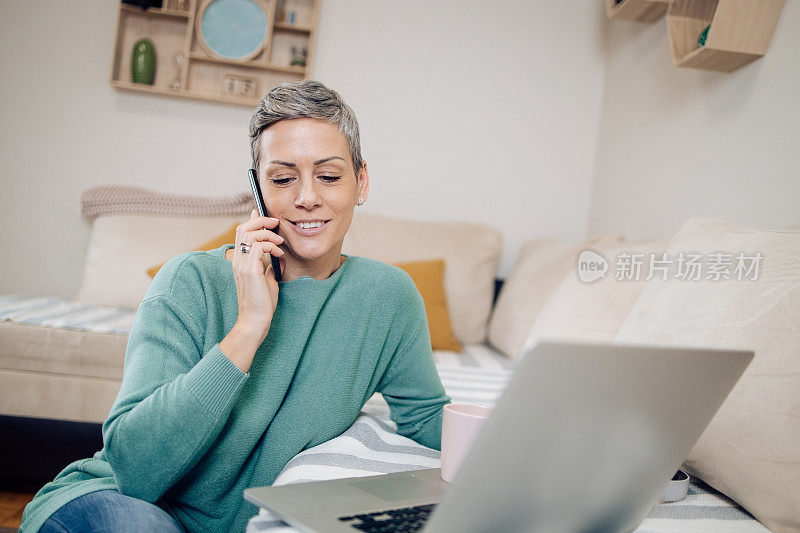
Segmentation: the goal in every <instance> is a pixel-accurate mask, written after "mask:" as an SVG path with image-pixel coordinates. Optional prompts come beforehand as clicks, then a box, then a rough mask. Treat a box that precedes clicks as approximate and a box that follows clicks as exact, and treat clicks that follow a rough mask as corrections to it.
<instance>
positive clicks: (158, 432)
mask: <svg viewBox="0 0 800 533" xmlns="http://www.w3.org/2000/svg"><path fill="white" fill-rule="evenodd" d="M202 346H203V331H202V330H201V329H200V328H199V327H198V325H197V324H196V323H195V320H194V319H193V318H192V316H190V315H189V314H188V313H187V312H186V311H185V310H184V309H183V308H182V307H181V306H180V305H179V304H178V303H177V302H176V301H175V300H173V299H172V298H170V297H169V296H167V295H157V296H152V297H149V298H146V299H145V300H144V301H143V302H142V304H141V306H140V307H139V310H138V312H137V314H136V318H135V319H134V323H133V326H132V328H131V334H130V338H129V340H128V348H127V352H126V355H125V371H124V375H123V382H122V387H121V389H120V392H119V394H118V396H117V399H116V401H115V402H114V405H113V407H112V408H111V412H110V413H109V416H108V419H107V420H106V422H105V423H104V424H103V442H104V449H105V454H106V459H107V461H108V463H109V464H110V465H111V468H112V470H113V472H114V480H115V482H116V484H117V488H118V489H119V491H120V492H121V493H123V494H125V495H128V496H133V497H135V498H139V499H141V500H144V501H147V502H155V501H156V500H158V499H159V498H160V497H161V496H162V495H163V494H164V493H165V492H166V491H167V490H169V489H170V488H171V487H172V486H173V485H174V484H175V483H176V482H177V481H178V480H180V479H181V478H182V477H183V476H184V475H185V474H186V473H187V472H188V471H189V470H190V469H191V468H193V467H194V466H195V465H196V464H197V463H198V461H199V460H200V458H201V457H202V456H203V454H205V453H206V451H207V450H208V449H209V448H210V446H211V444H212V443H213V442H214V440H215V438H216V437H217V435H218V434H219V433H220V431H221V430H222V428H223V426H224V424H225V422H226V420H227V418H228V416H229V414H230V412H231V409H232V406H233V403H234V401H235V399H236V396H237V394H238V392H239V390H240V389H241V387H242V385H243V384H244V382H245V380H246V379H247V374H245V373H243V372H242V371H241V370H240V369H239V368H237V367H236V365H234V364H233V363H232V362H231V361H230V360H229V359H228V358H227V357H226V356H225V354H223V353H222V352H221V351H220V349H219V345H218V344H217V345H214V346H213V347H212V348H211V349H209V350H208V351H207V352H206V353H202Z"/></svg>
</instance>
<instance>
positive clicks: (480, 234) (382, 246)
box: [342, 212, 502, 343]
mask: <svg viewBox="0 0 800 533" xmlns="http://www.w3.org/2000/svg"><path fill="white" fill-rule="evenodd" d="M501 246H502V235H501V234H500V232H499V231H497V230H495V229H493V228H491V227H489V226H486V225H483V224H474V223H462V222H419V221H413V220H400V219H393V218H388V217H383V216H379V215H369V214H365V213H358V212H357V213H356V214H355V215H354V217H353V223H352V225H351V226H350V231H349V232H348V233H347V235H346V236H345V240H344V246H343V248H342V252H343V253H345V254H348V255H359V256H363V257H369V258H371V259H377V260H378V261H383V262H384V263H393V264H396V263H408V262H412V261H420V260H426V259H444V260H445V272H444V287H445V291H446V293H447V303H448V305H449V307H450V322H451V323H452V324H453V332H454V334H455V336H456V338H457V339H458V340H459V341H461V342H462V343H471V342H482V341H483V340H484V339H485V338H486V323H487V321H488V319H489V313H490V312H491V308H492V295H493V291H494V278H495V272H496V270H497V263H498V261H499V259H500V248H501Z"/></svg>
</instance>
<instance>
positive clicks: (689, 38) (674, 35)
mask: <svg viewBox="0 0 800 533" xmlns="http://www.w3.org/2000/svg"><path fill="white" fill-rule="evenodd" d="M783 4H784V0H673V1H672V3H671V4H670V7H669V12H668V13H667V27H668V29H669V41H670V46H671V48H672V60H673V62H674V64H675V66H676V67H689V68H699V69H705V70H716V71H722V72H732V71H734V70H736V69H738V68H741V67H743V66H744V65H747V64H748V63H751V62H752V61H755V60H756V59H758V58H760V57H762V56H764V54H766V53H767V48H769V43H770V41H771V40H772V34H773V33H774V32H775V26H776V25H777V24H778V18H779V17H780V15H781V11H782V10H783ZM708 25H711V29H710V30H709V32H708V36H707V38H706V44H705V46H703V47H699V46H698V44H697V39H698V37H699V36H700V33H701V32H702V31H703V30H704V29H705V28H706V27H707V26H708Z"/></svg>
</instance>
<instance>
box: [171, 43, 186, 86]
mask: <svg viewBox="0 0 800 533" xmlns="http://www.w3.org/2000/svg"><path fill="white" fill-rule="evenodd" d="M184 63H186V58H185V57H183V52H178V53H177V54H175V64H176V65H177V69H178V71H177V74H176V76H177V77H176V78H175V80H173V82H172V84H170V87H172V88H173V89H175V90H176V91H177V90H180V88H181V77H182V76H183V65H184Z"/></svg>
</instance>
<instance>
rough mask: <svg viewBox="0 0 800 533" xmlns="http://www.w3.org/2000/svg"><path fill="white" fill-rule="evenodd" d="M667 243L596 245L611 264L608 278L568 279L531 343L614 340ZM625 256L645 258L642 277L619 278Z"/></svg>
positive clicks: (545, 310) (549, 302) (534, 330)
mask: <svg viewBox="0 0 800 533" xmlns="http://www.w3.org/2000/svg"><path fill="white" fill-rule="evenodd" d="M667 244H668V242H667V241H653V242H647V243H642V244H627V243H625V244H613V245H609V246H606V245H603V244H600V245H598V246H595V248H596V251H597V252H599V253H601V254H602V255H603V256H604V257H605V259H606V260H607V261H608V263H609V270H608V272H607V273H606V275H605V276H604V277H603V278H600V279H598V280H596V281H594V282H591V283H585V282H583V281H581V279H580V278H579V277H578V276H565V277H564V279H563V280H562V281H561V283H560V284H559V285H558V287H557V288H556V289H555V291H553V294H552V295H551V296H550V298H549V299H548V300H547V302H545V304H544V306H543V307H542V310H541V312H540V313H539V316H538V317H537V318H536V322H534V324H533V328H531V337H532V339H531V340H533V339H544V338H549V339H562V340H579V341H594V342H611V341H613V340H614V337H616V335H617V332H618V331H619V328H620V326H621V325H622V323H623V322H624V321H625V318H626V317H627V316H628V313H629V312H630V310H631V308H632V307H633V304H634V303H635V302H636V298H637V297H638V296H639V293H640V292H641V291H642V289H643V288H644V284H645V283H646V279H647V277H648V276H649V274H650V270H649V267H650V259H651V257H652V255H651V254H656V256H655V257H656V260H657V261H658V260H659V259H660V258H661V257H662V254H663V252H664V251H665V250H666V248H667ZM624 254H627V256H628V257H637V258H639V259H641V265H640V267H639V269H640V275H639V276H638V277H635V278H634V279H626V277H625V276H622V275H617V271H616V269H615V265H617V264H618V263H619V262H620V261H621V260H622V259H620V260H618V256H621V257H625V256H624ZM620 264H621V263H620ZM656 265H658V263H656ZM656 272H657V271H656ZM656 272H654V274H656Z"/></svg>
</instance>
